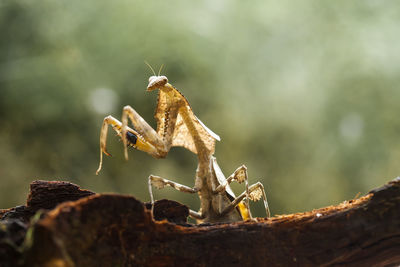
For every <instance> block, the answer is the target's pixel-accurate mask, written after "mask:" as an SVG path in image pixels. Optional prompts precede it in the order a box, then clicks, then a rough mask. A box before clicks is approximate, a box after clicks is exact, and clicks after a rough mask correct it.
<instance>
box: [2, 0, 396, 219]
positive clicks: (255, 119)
mask: <svg viewBox="0 0 400 267" xmlns="http://www.w3.org/2000/svg"><path fill="white" fill-rule="evenodd" d="M356 3H358V4H356ZM399 21H400V7H399V5H398V3H397V2H395V1H393V2H382V1H372V0H369V1H363V2H354V1H350V2H349V1H338V2H335V3H328V2H321V1H279V2H277V1H251V2H246V1H235V0H233V1H227V0H225V1H215V2H214V1H200V2H193V1H128V0H125V1H124V0H117V1H104V0H100V1H99V0H96V1H94V0H89V1H84V2H82V1H50V0H47V1H46V0H43V1H29V0H25V1H22V0H3V1H1V2H0V118H1V127H0V152H1V153H0V179H1V187H0V208H8V207H11V206H15V205H19V204H22V203H23V202H24V201H25V198H26V193H27V191H28V184H29V182H30V181H32V180H35V179H39V178H40V179H48V180H54V179H56V180H69V181H71V182H74V183H77V184H79V185H81V186H82V187H83V188H87V189H90V190H93V191H96V192H118V193H123V194H132V195H134V196H136V197H138V198H139V199H141V200H144V201H148V200H149V196H148V192H147V177H148V175H149V174H155V175H160V176H163V177H165V178H169V179H172V180H175V181H177V182H180V183H183V184H186V185H189V186H192V185H193V182H194V179H193V177H194V173H195V169H196V157H195V155H193V154H191V153H190V152H189V151H186V150H184V149H183V148H173V149H172V150H171V152H170V154H169V155H168V157H167V158H166V159H163V160H155V159H153V158H151V157H150V156H148V155H147V154H144V153H142V152H139V151H131V152H130V160H129V162H126V161H125V160H124V159H123V149H122V145H121V143H120V142H119V141H118V138H115V137H114V136H113V135H110V136H109V139H108V144H109V151H110V152H111V153H112V154H113V157H112V158H109V157H107V158H105V160H104V167H103V170H102V172H101V174H100V175H99V176H95V174H94V173H95V170H96V168H97V164H98V154H99V151H98V149H99V148H98V139H99V130H100V126H101V123H102V119H103V118H104V116H106V115H108V114H111V115H113V116H114V117H117V118H119V117H120V115H121V111H122V107H123V106H124V105H128V104H129V105H131V106H132V107H133V108H135V109H136V110H137V111H138V112H139V113H140V114H141V115H142V116H143V117H144V118H145V119H146V120H147V121H148V122H149V123H150V124H151V125H153V126H155V120H154V119H153V114H154V108H155V104H156V98H157V97H156V94H155V93H154V92H153V93H147V92H145V88H146V85H147V79H148V77H149V76H150V75H151V71H150V70H149V69H148V67H147V66H146V65H145V64H144V61H145V60H146V61H148V62H149V63H150V64H152V65H153V67H154V68H155V69H158V67H159V66H160V65H161V64H164V65H165V68H164V69H163V71H162V73H163V74H164V75H166V76H167V77H168V78H169V80H170V82H171V83H172V84H173V85H175V86H176V87H177V88H178V89H179V90H180V91H181V92H182V93H183V94H184V95H185V96H186V97H187V98H188V100H189V102H190V103H191V105H192V108H193V110H194V112H195V114H196V115H197V116H198V117H199V118H200V119H201V120H202V121H203V122H204V123H205V124H206V125H207V126H208V127H209V128H210V129H212V130H213V131H215V132H216V133H217V134H219V135H220V136H221V138H222V141H221V142H219V143H218V144H217V147H216V156H217V158H218V162H219V164H220V166H221V168H222V170H223V171H224V172H225V174H226V175H229V174H230V173H232V172H233V171H234V170H235V169H236V168H237V167H238V166H240V165H241V164H245V165H247V167H248V169H249V174H250V182H256V181H261V182H262V183H263V184H264V185H265V187H266V191H267V195H268V198H269V202H270V205H271V210H272V212H273V213H274V214H280V213H289V212H297V211H305V210H309V209H313V208H318V207H321V206H325V205H330V204H337V203H339V202H341V201H343V200H346V199H350V198H353V197H354V196H355V195H356V194H357V193H358V192H361V193H366V192H368V190H369V189H371V188H373V187H376V186H379V185H381V184H383V183H385V182H387V181H388V180H390V179H392V178H394V177H396V176H398V175H399V172H400V166H399V162H400V138H399V136H400V119H399V118H398V117H399V116H398V114H400V105H399V100H400V90H399V88H398V87H399V86H398V84H399V82H400V81H399V80H400V52H399V46H398V43H399V41H400V23H399ZM233 188H234V190H235V192H237V193H239V192H240V191H242V190H243V186H241V185H234V186H233ZM156 197H157V198H170V199H174V200H178V201H181V202H184V203H186V204H189V205H190V206H191V207H192V208H193V209H197V207H198V200H197V198H196V196H192V195H185V194H183V193H177V192H175V191H174V190H172V189H166V190H164V191H162V192H159V191H157V192H156ZM253 206H254V207H255V212H254V213H255V214H256V215H258V216H264V213H263V211H262V205H261V204H260V203H257V204H254V205H253Z"/></svg>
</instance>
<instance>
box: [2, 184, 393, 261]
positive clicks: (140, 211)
mask: <svg viewBox="0 0 400 267" xmlns="http://www.w3.org/2000/svg"><path fill="white" fill-rule="evenodd" d="M65 201H66V202H65ZM60 203H61V204H60ZM23 207H24V208H21V207H19V208H14V209H9V210H3V211H0V216H2V218H1V221H0V222H1V223H2V224H4V225H6V223H10V222H18V223H20V224H21V225H24V227H22V226H21V227H20V228H18V227H17V228H18V229H17V230H18V231H17V232H16V233H15V236H14V235H13V234H10V233H11V232H10V231H8V232H7V229H6V230H5V231H6V233H8V238H11V239H12V237H15V238H16V237H18V240H19V241H18V242H19V245H20V246H19V247H18V244H17V245H16V247H17V248H18V249H19V250H18V249H17V250H15V251H13V250H12V248H11V252H16V253H14V254H15V255H14V254H12V255H13V258H12V257H11V258H12V259H14V260H15V261H13V262H12V263H13V264H14V265H9V266H16V264H20V265H23V264H25V265H27V266H340V265H342V266H396V265H398V264H400V179H399V178H398V179H395V180H393V181H391V182H389V183H388V184H387V185H385V186H383V187H381V188H378V189H375V190H372V191H371V192H370V193H368V194H367V195H365V196H363V197H360V198H358V199H354V200H350V201H346V202H344V203H341V204H339V205H337V206H330V207H325V208H321V209H318V210H313V211H310V212H305V213H296V214H290V215H281V216H275V217H273V218H269V219H262V218H261V219H257V221H246V222H237V223H230V224H206V225H190V224H187V223H186V217H187V214H188V209H187V207H186V206H183V205H181V204H179V203H177V202H174V201H168V200H162V201H158V202H157V203H156V205H155V207H154V214H155V218H156V219H157V220H158V221H157V220H153V219H152V216H151V212H150V210H151V205H149V204H144V203H142V202H140V201H138V200H136V199H135V198H133V197H130V196H123V195H117V194H94V193H93V192H90V191H87V190H82V189H80V188H79V187H78V186H76V185H73V184H70V183H66V182H44V181H36V182H34V183H33V184H32V186H31V193H30V195H29V198H28V202H27V205H26V206H23ZM40 208H45V209H46V211H44V212H42V215H41V216H35V217H37V218H36V220H35V222H34V223H32V224H29V223H28V222H27V221H28V220H29V218H31V216H32V215H33V214H34V213H35V212H37V211H38V210H39V209H40ZM18 209H19V213H18V212H17V211H16V210H18ZM11 215H12V216H11ZM160 220H161V221H160ZM27 227H30V228H29V229H30V230H28V234H27V235H26V239H25V243H24V244H23V245H21V232H22V233H25V232H26V229H28V228H27ZM14 228H15V227H14ZM17 233H19V235H17ZM2 241H4V240H3V239H2V238H1V236H0V265H1V266H7V265H5V264H3V265H2V264H1V263H2V262H1V260H2V258H1V255H2V254H1V253H2V250H1V249H2V244H3V243H4V242H3V243H2ZM14 243H15V244H16V242H14ZM6 248H7V249H10V248H9V247H6ZM3 249H4V248H3ZM21 251H22V252H21ZM7 253H10V251H9V250H7ZM9 255H11V254H9ZM4 263H7V261H4Z"/></svg>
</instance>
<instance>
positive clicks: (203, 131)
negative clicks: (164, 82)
mask: <svg viewBox="0 0 400 267" xmlns="http://www.w3.org/2000/svg"><path fill="white" fill-rule="evenodd" d="M180 109H187V112H186V114H188V116H189V120H190V121H191V122H192V123H193V125H194V128H195V129H194V130H195V132H196V135H197V136H198V138H199V139H200V141H202V142H203V143H204V145H205V147H206V148H207V150H209V151H210V153H211V154H213V153H214V150H215V140H218V141H219V140H220V137H219V136H218V135H217V134H215V133H214V132H213V131H211V130H210V129H209V128H207V126H205V125H204V123H202V122H201V121H200V120H199V119H198V118H197V117H196V116H195V115H194V114H193V111H192V109H191V107H190V105H189V102H188V101H187V100H186V98H185V97H184V96H183V95H182V94H181V93H180V92H179V91H178V90H176V89H174V94H170V93H166V92H163V91H161V90H160V91H159V95H158V103H157V109H156V114H155V118H156V120H157V133H158V134H159V135H160V136H163V137H164V140H165V141H166V143H167V144H169V146H182V147H184V148H186V149H188V150H190V151H192V152H193V153H195V154H197V149H196V146H195V142H194V140H193V135H192V134H191V133H190V131H189V128H188V126H187V125H186V123H185V121H184V119H183V115H182V112H179V111H180Z"/></svg>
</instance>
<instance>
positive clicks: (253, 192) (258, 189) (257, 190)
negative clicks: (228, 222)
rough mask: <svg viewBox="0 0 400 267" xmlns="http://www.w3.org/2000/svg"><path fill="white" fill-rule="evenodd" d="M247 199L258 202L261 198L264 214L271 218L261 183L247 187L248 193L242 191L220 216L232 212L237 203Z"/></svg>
mask: <svg viewBox="0 0 400 267" xmlns="http://www.w3.org/2000/svg"><path fill="white" fill-rule="evenodd" d="M245 197H246V198H248V199H250V200H252V201H258V200H260V199H261V198H263V201H264V207H265V212H266V213H267V217H270V216H271V213H270V211H269V206H268V201H267V196H266V194H265V190H264V186H263V185H262V183H260V182H257V183H255V184H253V185H251V186H250V187H249V192H247V190H246V191H244V192H243V193H242V194H240V195H239V196H238V197H237V198H235V199H234V200H233V201H232V202H231V203H230V204H229V206H227V207H226V208H225V209H224V210H223V211H222V213H221V214H226V213H228V212H230V211H232V210H233V209H234V208H235V207H236V206H237V205H238V204H239V203H240V201H242V200H243V199H244V198H245Z"/></svg>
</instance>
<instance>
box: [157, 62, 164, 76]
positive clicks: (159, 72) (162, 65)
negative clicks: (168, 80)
mask: <svg viewBox="0 0 400 267" xmlns="http://www.w3.org/2000/svg"><path fill="white" fill-rule="evenodd" d="M163 67H164V64H161V67H160V70H159V71H158V76H160V74H161V70H162V68H163Z"/></svg>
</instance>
